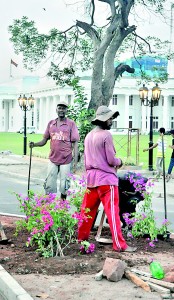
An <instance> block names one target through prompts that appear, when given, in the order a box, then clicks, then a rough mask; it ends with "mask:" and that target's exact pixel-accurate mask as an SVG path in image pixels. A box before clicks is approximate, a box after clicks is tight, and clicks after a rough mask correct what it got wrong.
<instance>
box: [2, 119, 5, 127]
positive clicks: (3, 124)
mask: <svg viewBox="0 0 174 300" xmlns="http://www.w3.org/2000/svg"><path fill="white" fill-rule="evenodd" d="M4 124H5V123H4V117H2V127H4Z"/></svg>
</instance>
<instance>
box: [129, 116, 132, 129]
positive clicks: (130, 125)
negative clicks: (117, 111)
mask: <svg viewBox="0 0 174 300" xmlns="http://www.w3.org/2000/svg"><path fill="white" fill-rule="evenodd" d="M129 128H132V116H129Z"/></svg>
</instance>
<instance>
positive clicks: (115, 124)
mask: <svg viewBox="0 0 174 300" xmlns="http://www.w3.org/2000/svg"><path fill="white" fill-rule="evenodd" d="M116 128H117V121H112V129H116Z"/></svg>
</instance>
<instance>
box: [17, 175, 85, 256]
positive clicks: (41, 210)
mask: <svg viewBox="0 0 174 300" xmlns="http://www.w3.org/2000/svg"><path fill="white" fill-rule="evenodd" d="M74 180H75V181H76V180H77V179H76V178H74ZM80 180H81V181H80V182H79V184H78V183H76V191H74V190H72V191H69V193H68V195H69V200H62V199H59V198H58V197H57V196H56V194H49V195H42V194H41V195H36V194H34V193H33V192H32V191H29V195H28V196H27V197H25V196H23V195H21V194H16V196H17V199H18V201H19V203H20V210H21V212H23V213H24V214H25V215H26V218H25V219H24V220H20V221H18V222H17V227H16V235H18V234H19V232H20V231H21V230H22V229H24V228H25V229H26V230H27V231H28V233H29V236H28V241H27V243H26V244H27V246H30V245H35V246H36V249H37V250H36V251H37V252H39V253H41V255H42V256H44V257H50V256H58V255H60V256H63V255H64V254H63V251H64V249H65V248H66V247H68V246H69V245H70V243H72V242H77V240H76V231H77V228H78V225H79V224H81V222H82V221H83V220H84V219H86V216H85V215H84V214H82V213H80V205H81V202H82V198H83V195H84V193H85V192H86V188H85V187H84V184H85V183H84V179H83V180H82V179H80ZM77 187H78V190H77ZM87 211H88V210H87Z"/></svg>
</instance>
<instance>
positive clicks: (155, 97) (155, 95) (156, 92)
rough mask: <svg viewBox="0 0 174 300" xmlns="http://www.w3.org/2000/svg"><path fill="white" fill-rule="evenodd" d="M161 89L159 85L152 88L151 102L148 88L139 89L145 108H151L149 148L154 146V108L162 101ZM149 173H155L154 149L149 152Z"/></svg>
mask: <svg viewBox="0 0 174 300" xmlns="http://www.w3.org/2000/svg"><path fill="white" fill-rule="evenodd" d="M160 95H161V89H160V88H159V87H158V84H156V86H154V87H153V88H152V96H151V100H148V88H147V87H145V85H144V84H143V87H141V88H140V89H139V97H140V99H141V101H142V104H143V105H144V106H150V132H149V148H150V147H152V146H153V107H154V106H156V105H158V101H159V99H160ZM149 171H153V149H151V150H149Z"/></svg>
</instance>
